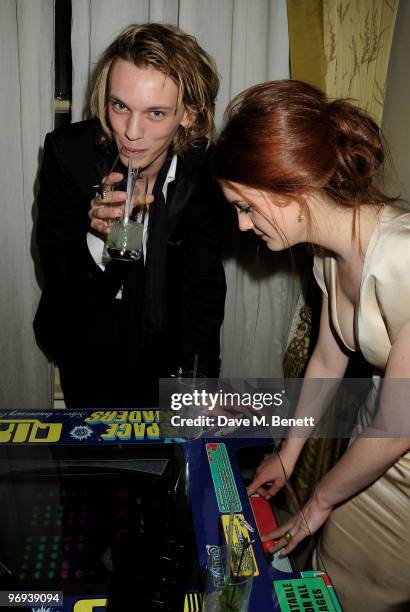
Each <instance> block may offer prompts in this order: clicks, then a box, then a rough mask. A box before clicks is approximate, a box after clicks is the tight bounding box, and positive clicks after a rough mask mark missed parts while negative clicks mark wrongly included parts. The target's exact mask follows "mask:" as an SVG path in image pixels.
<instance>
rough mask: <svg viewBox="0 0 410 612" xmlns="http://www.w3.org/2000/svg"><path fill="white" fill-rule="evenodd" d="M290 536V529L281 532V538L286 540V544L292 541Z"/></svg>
mask: <svg viewBox="0 0 410 612" xmlns="http://www.w3.org/2000/svg"><path fill="white" fill-rule="evenodd" d="M292 538H293V535H292V534H291V533H290V531H285V533H284V534H283V539H284V540H286V543H287V544H289V542H291V541H292Z"/></svg>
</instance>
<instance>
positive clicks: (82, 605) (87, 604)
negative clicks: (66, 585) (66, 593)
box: [73, 599, 107, 612]
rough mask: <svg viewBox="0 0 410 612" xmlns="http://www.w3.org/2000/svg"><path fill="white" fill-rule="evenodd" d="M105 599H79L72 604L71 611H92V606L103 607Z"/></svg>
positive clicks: (105, 603)
mask: <svg viewBox="0 0 410 612" xmlns="http://www.w3.org/2000/svg"><path fill="white" fill-rule="evenodd" d="M106 605H107V600H106V599H80V600H79V601H76V602H75V604H74V608H73V612H93V610H94V608H105V607H106Z"/></svg>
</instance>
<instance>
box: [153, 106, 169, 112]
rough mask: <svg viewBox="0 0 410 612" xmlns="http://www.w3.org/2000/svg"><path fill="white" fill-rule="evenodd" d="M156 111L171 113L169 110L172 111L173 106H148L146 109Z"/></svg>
mask: <svg viewBox="0 0 410 612" xmlns="http://www.w3.org/2000/svg"><path fill="white" fill-rule="evenodd" d="M156 110H161V111H171V110H174V107H173V106H149V107H148V108H147V111H156Z"/></svg>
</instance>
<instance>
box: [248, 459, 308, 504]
mask: <svg viewBox="0 0 410 612" xmlns="http://www.w3.org/2000/svg"><path fill="white" fill-rule="evenodd" d="M295 462H296V461H289V460H288V458H287V456H286V452H284V451H282V450H281V451H280V454H279V453H278V452H276V451H275V452H273V453H271V454H269V455H265V458H264V459H263V461H262V463H261V464H260V466H259V467H258V468H257V470H256V474H255V478H254V479H253V481H252V482H251V484H250V485H249V487H248V489H247V491H248V495H249V496H250V495H252V494H253V493H259V495H261V496H262V497H264V498H265V499H270V498H271V497H272V495H276V493H277V492H278V491H280V489H281V488H282V487H283V486H284V485H285V483H286V481H287V480H288V479H289V478H290V476H291V474H292V472H293V469H294V467H295ZM264 485H267V488H265V487H264Z"/></svg>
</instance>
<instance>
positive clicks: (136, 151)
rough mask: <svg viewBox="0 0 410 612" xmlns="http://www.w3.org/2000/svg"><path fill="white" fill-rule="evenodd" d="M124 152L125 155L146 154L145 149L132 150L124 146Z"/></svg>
mask: <svg viewBox="0 0 410 612" xmlns="http://www.w3.org/2000/svg"><path fill="white" fill-rule="evenodd" d="M122 152H123V153H125V155H129V156H132V155H139V154H141V153H145V149H130V148H129V147H126V146H123V147H122Z"/></svg>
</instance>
